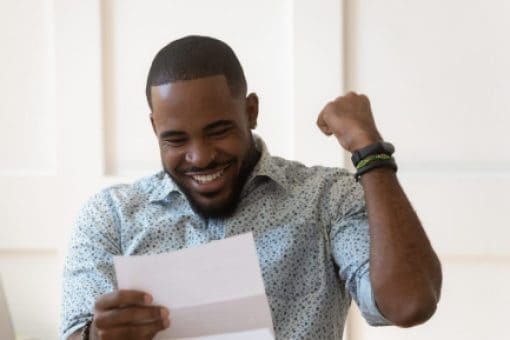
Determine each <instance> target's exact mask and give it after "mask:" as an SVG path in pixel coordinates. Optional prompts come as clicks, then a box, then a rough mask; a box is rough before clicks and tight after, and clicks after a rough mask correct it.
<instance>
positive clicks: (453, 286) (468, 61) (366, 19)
mask: <svg viewBox="0 0 510 340" xmlns="http://www.w3.org/2000/svg"><path fill="white" fill-rule="evenodd" d="M508 17H510V11H509V5H508V2H506V1H505V0H493V1H490V2H487V1H486V2H482V1H474V0H470V1H460V0H455V1H449V2H444V1H443V2H441V1H439V0H433V1H427V2H417V1H415V2H410V1H404V0H400V1H398V0H389V1H384V2H383V1H375V0H372V1H368V0H346V1H340V0H321V1H306V0H294V1H293V0H278V1H274V0H262V1H261V0H259V1H244V2H239V1H233V0H220V1H214V2H211V1H207V0H191V1H190V0H187V1H185V0H172V1H163V0H152V1H141V0H123V1H121V0H102V1H100V0H91V1H69V0H41V1H33V0H1V1H0V40H1V41H2V46H1V47H0V65H2V66H3V67H2V70H3V71H2V75H1V77H0V91H1V93H3V94H5V95H4V96H3V97H2V101H1V102H0V160H1V161H0V188H1V189H2V193H4V195H1V196H0V221H1V223H2V226H1V229H0V274H1V275H2V276H3V279H4V286H5V288H6V290H7V293H8V301H9V303H10V305H11V309H12V312H13V317H14V322H15V326H16V328H17V329H18V331H19V332H20V333H23V334H26V335H29V336H35V337H38V338H40V339H55V338H56V333H57V325H58V312H59V300H60V284H61V283H60V280H61V279H60V272H61V261H62V257H63V254H64V252H65V243H66V240H67V236H68V233H69V230H70V228H71V226H72V221H73V218H74V216H75V215H76V212H77V210H78V208H79V206H80V205H81V204H82V203H83V201H84V200H85V199H86V197H87V196H89V195H90V194H91V193H93V192H95V191H97V190H98V189H99V188H101V187H104V186H106V185H109V184H110V183H115V182H119V181H126V180H131V179H133V178H135V177H137V176H139V175H141V174H147V173H150V172H152V171H154V170H156V169H158V167H159V160H158V156H157V151H156V150H157V149H156V143H155V140H154V137H153V136H152V134H151V131H150V126H149V123H148V119H147V115H148V109H147V106H146V103H145V95H144V83H145V76H146V72H147V70H148V67H149V63H150V60H151V58H152V56H153V55H154V53H155V52H156V51H157V49H158V48H159V47H161V46H162V45H163V44H165V43H167V42H168V41H170V40H172V39H174V38H177V37H180V36H182V35H184V34H192V33H202V34H208V35H213V36H217V37H219V38H221V39H225V40H226V41H228V42H229V43H230V44H231V45H232V46H233V47H234V49H235V50H236V52H237V54H238V56H239V58H240V59H241V62H242V63H243V65H244V67H245V71H246V73H247V78H248V85H249V89H250V90H252V91H256V92H257V93H258V94H259V96H260V98H261V113H260V120H259V127H258V129H257V132H258V133H259V134H261V135H262V136H263V137H264V138H265V139H266V141H267V143H268V145H269V148H270V151H272V153H273V154H277V155H281V156H284V157H287V158H292V159H298V160H301V161H303V162H305V163H307V164H317V163H320V164H326V165H342V164H343V160H344V158H346V156H347V155H344V154H342V153H341V152H339V150H338V147H337V145H336V142H335V140H334V139H332V138H330V139H328V138H325V137H324V136H322V134H321V133H320V132H319V130H318V129H317V128H315V119H316V115H317V114H318V112H319V111H320V110H321V108H322V106H323V105H324V104H325V103H326V102H327V101H328V100H330V99H332V98H334V97H336V96H337V95H339V94H341V93H342V92H343V90H344V89H345V90H347V89H354V90H359V91H362V92H364V93H366V94H368V95H369V97H370V98H371V101H372V107H373V110H374V114H375V117H376V120H377V122H378V124H379V126H380V130H381V131H382V133H383V135H384V136H385V137H386V138H387V139H388V140H390V141H392V142H394V144H395V145H396V147H397V154H396V157H397V161H398V162H399V165H400V171H399V176H400V178H401V179H402V182H403V184H404V186H405V188H406V189H407V191H408V193H409V196H410V197H411V200H412V201H413V203H414V205H415V207H416V209H417V211H418V212H419V214H420V216H421V218H422V220H423V222H424V224H425V226H426V228H427V231H428V233H429V235H430V238H431V239H432V241H433V244H434V245H435V246H436V248H437V249H438V251H439V253H440V257H441V258H442V261H443V264H444V274H445V284H444V293H443V299H442V301H441V304H440V306H439V310H438V312H437V314H436V316H435V317H434V318H433V320H432V321H431V322H430V323H428V324H426V325H424V326H421V327H418V328H415V329H411V330H400V329H395V328H386V329H380V328H377V329H373V328H369V327H367V326H365V325H364V322H363V321H362V320H360V318H359V315H357V314H356V313H355V312H354V313H353V314H352V316H351V318H350V324H349V331H348V335H349V340H354V339H397V340H398V339H407V338H411V337H413V338H415V339H430V338H440V339H442V338H452V339H455V338H463V339H475V338H476V339H478V338H496V339H497V338H501V336H500V335H501V334H504V332H505V329H504V327H503V325H504V321H505V320H504V316H505V312H504V311H505V309H504V307H505V305H507V304H508V303H510V293H508V292H507V289H506V287H508V286H509V283H510V276H509V275H510V274H509V273H510V271H509V270H508V269H509V268H510V253H509V249H510V247H509V241H508V240H509V236H510V233H509V232H508V231H507V230H508V228H506V225H505V223H504V221H505V220H507V214H506V210H505V208H506V206H507V205H508V202H510V199H509V194H508V192H510V152H509V151H508V150H505V148H506V149H508V147H509V146H510V145H509V144H510V143H509V142H508V140H507V137H506V134H505V132H506V130H507V129H508V127H509V126H510V119H509V118H508V115H506V113H508V112H509V111H510V110H509V109H510V99H509V98H510V97H508V95H506V94H507V93H509V92H510V91H509V90H510V84H509V81H510V62H508V60H510V46H509V45H508V43H506V40H507V37H506V35H507V34H506V33H507V32H510V24H509V21H508V20H505V19H506V18H508ZM41 306H44V308H41Z"/></svg>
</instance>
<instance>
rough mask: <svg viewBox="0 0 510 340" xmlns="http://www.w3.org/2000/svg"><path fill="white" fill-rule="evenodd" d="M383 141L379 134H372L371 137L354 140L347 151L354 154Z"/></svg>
mask: <svg viewBox="0 0 510 340" xmlns="http://www.w3.org/2000/svg"><path fill="white" fill-rule="evenodd" d="M382 141H383V139H382V137H381V135H379V133H376V134H373V135H367V136H363V137H360V138H356V140H355V141H353V143H351V145H349V150H347V151H349V152H350V153H354V152H356V151H358V150H361V149H363V148H366V147H367V146H369V145H372V144H375V143H378V142H382Z"/></svg>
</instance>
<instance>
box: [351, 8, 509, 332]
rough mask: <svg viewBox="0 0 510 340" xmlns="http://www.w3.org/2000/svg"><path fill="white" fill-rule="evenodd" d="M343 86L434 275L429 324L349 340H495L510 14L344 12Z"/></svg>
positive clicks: (501, 282) (499, 318) (501, 302)
mask: <svg viewBox="0 0 510 340" xmlns="http://www.w3.org/2000/svg"><path fill="white" fill-rule="evenodd" d="M345 5H346V8H345V10H346V11H345V13H346V18H347V23H346V26H345V27H346V32H345V33H346V36H347V37H348V39H347V44H346V71H347V73H346V86H347V87H348V88H350V89H354V90H359V91H363V92H366V93H367V94H369V96H370V98H371V101H372V107H373V109H374V114H375V117H376V121H377V123H378V124H379V127H380V129H381V131H382V133H383V135H384V137H385V138H386V139H388V140H390V141H393V142H394V143H395V145H396V147H397V151H396V154H395V157H396V159H397V162H398V164H399V166H400V170H399V177H400V178H401V180H402V182H403V185H404V187H405V189H406V191H407V192H408V194H409V196H410V198H411V201H412V202H413V203H414V206H415V208H416V210H417V211H418V213H419V215H420V216H421V219H422V221H423V223H424V225H425V228H426V230H427V232H428V234H429V236H430V239H431V240H432V243H433V244H434V245H435V248H436V249H437V250H438V252H439V255H440V258H441V260H442V263H443V272H444V285H443V295H442V299H441V302H440V304H439V307H438V311H437V313H436V315H435V316H434V317H433V319H432V320H431V321H430V322H429V323H427V324H425V325H423V326H420V327H417V328H414V329H406V330H402V329H397V328H386V329H374V328H370V327H368V326H366V324H365V323H364V322H363V321H362V320H361V319H360V317H359V316H356V317H355V318H354V320H353V324H352V327H351V334H352V336H353V338H354V339H363V340H369V339H374V340H375V339H377V340H383V339H388V340H389V339H391V340H398V339H415V340H418V339H466V340H468V339H503V338H505V339H506V338H508V336H505V335H504V334H507V335H508V334H509V332H508V327H507V325H506V322H505V319H506V315H508V311H507V306H508V304H509V302H510V292H509V291H508V287H510V231H509V228H508V225H509V224H508V223H507V222H506V221H508V205H509V203H510V194H509V192H510V141H509V138H508V128H509V127H510V115H509V114H508V113H509V112H510V96H509V94H510V44H509V43H508V33H509V32H510V21H509V20H508V19H509V18H510V3H509V2H508V1H506V0H492V1H479V0H468V1H466V0H462V1H461V0H451V1H440V0H429V1H403V0H386V1H375V0H373V1H370V0H348V1H346V3H345Z"/></svg>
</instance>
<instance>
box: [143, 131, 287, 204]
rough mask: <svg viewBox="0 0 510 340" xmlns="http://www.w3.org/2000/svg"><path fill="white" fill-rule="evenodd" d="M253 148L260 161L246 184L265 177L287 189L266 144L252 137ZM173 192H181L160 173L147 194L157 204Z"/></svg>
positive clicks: (281, 172) (284, 178)
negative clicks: (256, 151) (258, 154)
mask: <svg viewBox="0 0 510 340" xmlns="http://www.w3.org/2000/svg"><path fill="white" fill-rule="evenodd" d="M253 139H254V142H255V147H256V148H257V150H259V151H260V153H261V155H260V159H259V161H258V162H257V164H255V167H254V168H253V171H252V173H251V175H250V176H249V177H248V180H247V181H246V183H247V184H248V183H249V182H252V181H253V180H254V179H255V178H260V177H266V178H269V179H271V180H273V181H274V182H276V183H277V184H278V185H279V186H281V187H282V188H283V189H287V179H286V176H285V173H284V171H283V169H282V168H281V167H279V166H277V164H275V159H274V158H273V157H272V156H271V155H270V154H269V151H268V150H267V146H266V143H264V141H263V140H262V138H260V137H259V136H257V135H255V134H254V135H253ZM173 192H177V193H181V194H182V191H181V189H180V188H179V186H178V185H177V184H176V183H175V182H174V180H173V179H172V178H171V177H170V176H169V175H168V174H167V173H166V172H165V171H161V172H159V173H158V174H157V175H156V180H155V183H154V186H153V190H152V192H151V193H150V194H149V200H150V201H151V202H158V201H163V200H165V199H168V196H169V195H170V194H172V193H173Z"/></svg>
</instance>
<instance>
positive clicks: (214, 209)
mask: <svg viewBox="0 0 510 340" xmlns="http://www.w3.org/2000/svg"><path fill="white" fill-rule="evenodd" d="M259 158H260V151H259V150H257V148H256V147H255V142H254V140H253V136H251V137H250V148H249V149H248V152H247V154H246V156H245V157H244V158H243V159H242V161H241V167H240V170H239V174H238V176H237V177H236V178H235V179H234V180H233V182H232V183H231V184H230V185H231V187H232V189H231V192H230V195H229V196H228V198H227V200H226V201H225V202H223V203H222V204H221V205H203V204H200V203H199V202H198V201H197V200H196V199H195V198H194V197H193V195H192V194H191V190H189V189H188V188H186V187H185V186H184V185H182V184H181V183H180V182H179V181H178V180H177V179H176V178H175V177H174V176H172V174H171V173H170V171H168V169H167V168H166V167H165V165H164V164H163V169H164V170H165V172H166V173H167V174H168V176H170V178H172V179H173V181H174V183H175V184H176V185H177V186H178V187H179V189H180V190H181V191H182V192H183V193H184V195H185V196H186V199H187V200H188V202H189V204H190V206H191V209H192V210H193V211H194V212H195V213H196V214H198V215H199V216H201V217H202V218H204V219H209V218H227V217H230V216H232V215H233V214H234V212H235V211H236V209H237V206H238V205H239V202H240V197H241V192H242V190H243V188H244V185H245V184H246V181H247V180H248V177H249V176H250V174H251V172H252V170H253V168H254V167H255V164H257V162H258V160H259ZM219 166H221V164H219V163H217V162H213V163H211V164H209V165H208V166H207V167H206V168H204V169H202V170H205V169H214V168H217V167H219ZM197 170H198V169H197ZM213 195H214V193H212V194H211V196H213ZM205 196H207V195H205Z"/></svg>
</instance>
